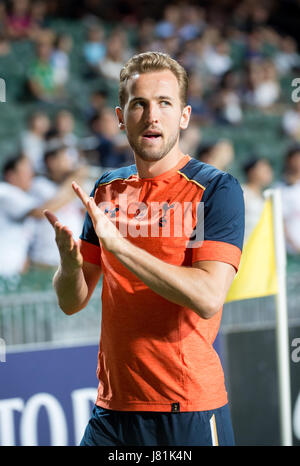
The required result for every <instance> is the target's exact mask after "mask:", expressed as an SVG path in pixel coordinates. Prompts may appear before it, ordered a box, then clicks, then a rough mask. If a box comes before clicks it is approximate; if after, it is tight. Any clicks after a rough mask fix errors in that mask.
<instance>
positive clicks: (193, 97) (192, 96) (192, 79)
mask: <svg viewBox="0 0 300 466" xmlns="http://www.w3.org/2000/svg"><path fill="white" fill-rule="evenodd" d="M187 103H188V105H191V107H192V118H193V120H194V121H197V122H198V123H199V124H200V125H206V124H208V123H210V122H211V120H212V114H211V110H210V108H209V106H208V103H207V101H206V99H205V98H204V90H203V82H202V77H201V74H198V73H197V74H196V73H193V74H191V75H190V76H189V87H188V99H187Z"/></svg>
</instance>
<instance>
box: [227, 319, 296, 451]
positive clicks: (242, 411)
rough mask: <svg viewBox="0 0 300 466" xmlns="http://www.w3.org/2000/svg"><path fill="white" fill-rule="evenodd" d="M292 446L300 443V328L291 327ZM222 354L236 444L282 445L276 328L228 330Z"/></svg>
mask: <svg viewBox="0 0 300 466" xmlns="http://www.w3.org/2000/svg"><path fill="white" fill-rule="evenodd" d="M289 338H290V355H291V358H290V371H291V391H292V393H291V398H292V423H293V445H300V327H299V326H295V327H290V328H289ZM222 353H223V358H222V359H223V361H224V366H225V373H226V384H227V389H228V394H229V399H230V405H231V416H232V422H233V426H234V431H235V439H236V444H237V445H280V430H279V429H280V428H279V405H278V404H279V399H278V381H277V361H276V340H275V329H274V328H273V329H261V330H258V329H255V330H241V331H234V332H228V333H226V334H224V335H222Z"/></svg>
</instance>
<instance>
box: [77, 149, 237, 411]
mask: <svg viewBox="0 0 300 466" xmlns="http://www.w3.org/2000/svg"><path fill="white" fill-rule="evenodd" d="M92 195H93V196H94V198H95V201H96V203H97V204H98V205H100V207H101V208H103V209H104V211H105V213H106V214H107V215H109V217H110V218H111V220H112V221H116V222H117V223H116V225H117V226H118V228H119V230H120V231H121V228H122V231H124V232H125V229H124V228H125V227H126V226H127V227H128V228H127V230H126V232H125V233H124V234H126V237H127V239H128V240H129V241H131V242H132V243H133V244H135V245H136V246H138V247H139V248H141V249H144V250H146V251H148V252H149V253H150V254H152V255H153V256H155V257H157V258H159V259H161V260H162V261H164V262H167V263H169V264H173V265H175V266H185V267H190V266H192V264H193V262H196V261H201V260H214V261H221V262H226V263H229V264H232V265H233V266H234V267H235V268H236V269H238V266H239V262H240V256H241V250H242V244H243V234H244V203H243V194H242V190H241V188H240V185H239V183H238V181H237V180H236V179H235V178H233V177H232V176H231V175H229V174H227V173H224V172H221V171H219V170H217V169H216V168H214V167H212V166H210V165H207V164H204V163H202V162H199V161H197V160H195V159H193V158H191V157H189V156H188V155H186V156H184V157H183V158H182V159H181V160H180V162H179V163H178V164H177V165H176V166H175V167H173V168H172V169H171V170H169V171H168V172H166V173H164V174H162V175H159V176H156V177H154V178H151V179H147V178H143V179H141V178H139V176H138V174H137V170H136V167H135V165H131V166H129V167H123V168H120V169H117V170H113V171H112V172H107V173H105V174H104V175H103V176H102V177H101V178H100V179H99V180H98V181H97V183H96V185H95V188H94V190H93V192H92ZM157 205H159V206H160V208H159V209H158V208H156V209H153V210H151V209H150V207H151V208H152V206H157ZM124 206H125V207H126V208H125V209H124ZM199 206H202V207H204V208H203V209H202V220H203V219H204V229H203V230H204V231H203V237H202V241H200V242H197V241H198V239H199V238H197V239H196V242H195V245H196V246H195V245H194V247H191V243H189V240H190V238H191V237H192V234H193V232H195V231H196V230H195V229H196V226H197V224H200V220H199V218H200V215H199V212H200V211H201V209H200V207H199ZM189 209H190V210H189ZM197 209H198V210H197ZM123 211H124V212H125V211H126V215H127V216H126V219H125V217H124V215H123V214H124V212H123ZM149 212H150V214H149ZM121 214H122V215H121ZM122 219H125V221H124V222H123V220H122ZM180 219H181V220H180ZM185 219H187V225H184V227H186V228H185V229H184V228H181V230H180V227H182V225H181V224H180V223H181V221H182V222H184V221H185ZM126 222H127V225H125V223H126ZM151 228H152V229H151ZM178 231H180V232H181V236H180V234H178ZM165 232H166V233H165ZM200 233H201V228H200ZM197 244H199V246H197ZM80 247H81V252H82V254H83V258H84V260H85V261H87V262H91V263H94V264H99V265H100V264H101V266H102V271H103V288H102V323H101V338H100V346H99V353H98V367H97V375H98V378H99V386H98V396H97V401H96V404H97V405H98V406H102V407H104V408H107V409H113V410H120V411H172V410H173V411H174V409H175V410H180V411H203V410H210V409H215V408H218V407H221V406H223V405H224V404H226V403H227V393H226V388H225V383H224V374H223V369H222V366H221V363H220V360H219V357H218V355H217V353H216V351H215V350H214V348H213V342H214V340H215V338H216V335H217V333H218V330H219V326H220V321H221V315H222V309H220V311H219V312H218V313H217V314H215V315H214V316H213V317H212V318H211V319H203V318H201V317H200V316H199V315H197V314H196V313H195V312H194V311H192V310H191V309H188V308H185V307H182V306H179V305H177V304H174V303H172V302H170V301H168V300H166V299H164V298H163V297H161V296H159V295H158V294H156V293H155V292H154V291H152V290H151V289H150V288H148V287H147V286H146V285H145V284H144V283H143V282H142V281H141V280H139V279H138V278H137V277H136V276H135V275H134V274H133V273H132V272H130V271H129V270H128V269H127V268H126V267H125V266H124V265H122V264H121V262H119V261H118V259H117V258H116V257H115V256H114V255H113V254H112V253H109V252H108V251H107V250H105V248H103V247H100V245H99V240H98V238H97V236H96V234H95V231H94V229H93V225H92V222H91V219H90V217H89V215H88V214H86V219H85V223H84V227H83V232H82V235H81V239H80ZM174 407H175V408H174Z"/></svg>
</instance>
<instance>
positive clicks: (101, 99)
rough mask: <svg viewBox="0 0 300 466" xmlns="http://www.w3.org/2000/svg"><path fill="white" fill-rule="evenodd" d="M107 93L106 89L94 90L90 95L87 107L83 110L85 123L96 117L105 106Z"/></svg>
mask: <svg viewBox="0 0 300 466" xmlns="http://www.w3.org/2000/svg"><path fill="white" fill-rule="evenodd" d="M107 98H108V91H107V90H106V89H96V90H95V91H93V92H92V93H91V95H90V101H89V105H88V107H87V108H86V109H85V110H84V115H85V118H86V120H87V122H90V121H91V120H92V118H94V117H95V116H97V115H98V114H99V113H101V111H102V110H103V109H104V108H105V107H106V105H107Z"/></svg>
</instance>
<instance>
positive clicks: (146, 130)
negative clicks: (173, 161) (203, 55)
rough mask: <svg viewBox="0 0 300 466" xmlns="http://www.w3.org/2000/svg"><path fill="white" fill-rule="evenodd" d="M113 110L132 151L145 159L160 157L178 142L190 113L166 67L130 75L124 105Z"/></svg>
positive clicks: (175, 79)
mask: <svg viewBox="0 0 300 466" xmlns="http://www.w3.org/2000/svg"><path fill="white" fill-rule="evenodd" d="M116 111H117V115H118V118H119V123H120V127H121V128H122V129H125V130H126V134H127V138H128V141H129V144H130V146H131V147H132V149H133V150H134V153H135V154H136V156H138V157H140V158H141V159H143V160H145V161H149V162H151V161H157V160H160V159H162V158H163V157H164V156H165V155H167V154H168V153H169V152H170V151H171V150H172V149H173V148H174V146H175V145H176V144H178V139H179V133H180V129H185V128H186V127H187V126H188V122H189V116H190V107H189V106H187V107H185V108H184V109H183V108H182V105H181V101H180V92H179V85H178V81H177V78H176V76H175V75H174V74H173V73H172V72H171V71H170V70H163V71H157V72H149V73H144V74H136V75H134V76H133V77H132V78H130V79H129V80H128V83H127V102H126V104H125V107H124V109H123V110H121V109H120V108H117V109H116Z"/></svg>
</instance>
